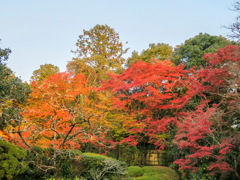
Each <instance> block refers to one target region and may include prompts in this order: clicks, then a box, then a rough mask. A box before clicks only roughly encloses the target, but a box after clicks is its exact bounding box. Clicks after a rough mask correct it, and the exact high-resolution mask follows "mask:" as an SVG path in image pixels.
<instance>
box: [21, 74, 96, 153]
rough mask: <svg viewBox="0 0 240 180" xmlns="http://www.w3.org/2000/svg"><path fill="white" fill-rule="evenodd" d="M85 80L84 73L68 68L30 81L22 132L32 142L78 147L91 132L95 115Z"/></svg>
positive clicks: (54, 146)
mask: <svg viewBox="0 0 240 180" xmlns="http://www.w3.org/2000/svg"><path fill="white" fill-rule="evenodd" d="M86 84H87V81H86V80H85V76H84V75H80V74H79V75H76V76H73V74H72V73H66V72H64V73H58V74H54V75H52V76H50V77H48V78H47V79H45V80H44V81H42V82H35V81H33V82H32V83H31V86H32V93H31V95H30V96H31V98H30V99H29V100H28V102H29V104H28V106H27V108H26V110H25V112H24V113H23V116H24V118H25V120H26V122H25V123H23V125H24V129H23V133H22V134H23V136H24V138H25V139H26V140H27V142H28V143H29V144H31V145H39V146H42V147H51V146H52V147H53V148H54V149H58V148H66V147H68V148H69V147H72V148H73V147H74V148H78V147H79V143H78V141H76V140H77V139H79V137H80V136H88V132H87V130H88V128H90V127H91V124H90V118H91V117H93V116H94V115H93V114H91V111H90V110H89V108H88V103H89V99H88V95H89V93H90V90H91V88H90V87H88V86H87V85H86ZM73 140H74V141H73Z"/></svg>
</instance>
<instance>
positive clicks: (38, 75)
mask: <svg viewBox="0 0 240 180" xmlns="http://www.w3.org/2000/svg"><path fill="white" fill-rule="evenodd" d="M58 72H59V67H57V66H54V65H52V64H44V65H40V68H39V69H37V70H35V71H33V75H32V76H31V81H43V80H45V79H46V78H47V77H48V76H51V75H52V74H57V73H58Z"/></svg>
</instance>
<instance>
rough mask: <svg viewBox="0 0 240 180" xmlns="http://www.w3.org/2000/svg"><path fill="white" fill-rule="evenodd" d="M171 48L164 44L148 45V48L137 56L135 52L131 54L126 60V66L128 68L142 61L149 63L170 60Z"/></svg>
mask: <svg viewBox="0 0 240 180" xmlns="http://www.w3.org/2000/svg"><path fill="white" fill-rule="evenodd" d="M172 55H173V48H172V47H171V46H169V45H168V44H164V43H157V44H155V43H151V44H149V48H148V49H146V50H143V51H142V52H141V54H140V55H139V54H138V52H137V51H133V52H132V56H131V57H129V58H128V60H127V66H128V67H129V66H130V65H131V64H132V63H133V62H135V63H136V62H138V61H144V62H147V63H149V62H150V61H151V60H152V59H155V60H161V61H163V60H165V59H169V60H171V59H172Z"/></svg>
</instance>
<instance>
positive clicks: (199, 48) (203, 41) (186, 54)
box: [174, 33, 236, 68]
mask: <svg viewBox="0 0 240 180" xmlns="http://www.w3.org/2000/svg"><path fill="white" fill-rule="evenodd" d="M229 44H231V45H234V44H236V42H234V41H229V40H227V39H226V38H224V37H222V36H212V35H209V34H207V33H205V34H203V33H200V34H199V35H197V36H195V37H194V38H190V39H188V40H186V41H185V42H184V44H181V45H179V46H177V47H176V48H175V50H174V51H175V52H174V62H175V64H176V65H178V64H180V63H184V64H185V65H186V68H190V67H193V66H195V67H198V68H200V67H206V66H207V65H208V64H207V62H206V61H204V60H203V55H204V54H207V53H216V52H217V50H218V48H223V47H225V46H227V45H229Z"/></svg>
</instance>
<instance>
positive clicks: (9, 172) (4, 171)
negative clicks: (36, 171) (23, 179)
mask: <svg viewBox="0 0 240 180" xmlns="http://www.w3.org/2000/svg"><path fill="white" fill-rule="evenodd" d="M26 155H27V153H26V152H25V151H24V150H22V149H19V148H18V147H17V146H14V145H12V144H10V143H8V142H6V141H2V140H0V162H1V163H0V179H8V180H10V179H16V177H17V175H19V174H22V173H24V172H25V171H26V170H27V169H28V166H27V163H26V162H24V159H25V158H26Z"/></svg>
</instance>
